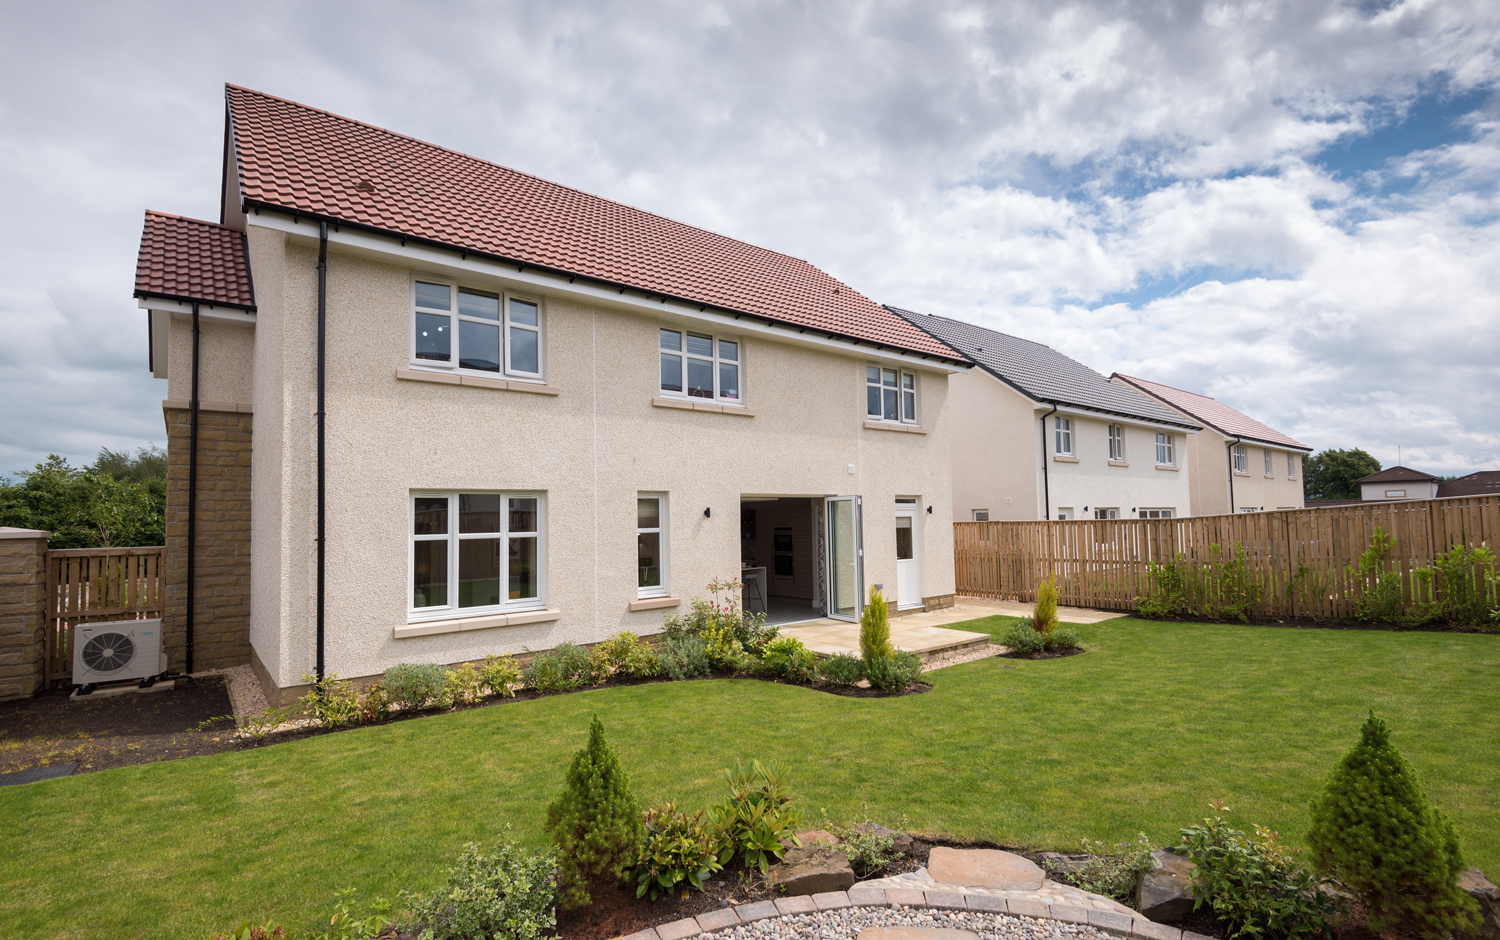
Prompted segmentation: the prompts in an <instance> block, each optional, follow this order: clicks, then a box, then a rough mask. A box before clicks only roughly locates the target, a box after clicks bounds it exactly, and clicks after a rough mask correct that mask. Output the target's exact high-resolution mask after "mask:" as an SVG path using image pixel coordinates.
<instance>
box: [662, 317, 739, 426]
mask: <svg viewBox="0 0 1500 940" xmlns="http://www.w3.org/2000/svg"><path fill="white" fill-rule="evenodd" d="M664 332H671V333H676V334H677V336H678V342H679V348H678V349H675V350H673V349H667V348H665V347H663V346H662V338H663V337H662V333H664ZM689 333H692V334H695V335H697V336H707V337H708V339H709V343H710V348H711V349H713V355H712V356H702V355H699V354H698V353H691V354H690V353H689V352H688V350H687V340H688V334H689ZM720 343H733V344H734V349H735V356H736V358H734V359H725V358H724V357H723V351H724V350H723V347H722V346H720ZM663 355H667V356H676V357H677V358H678V359H679V360H680V361H681V362H680V372H679V374H678V384H680V385H681V386H682V388H681V389H679V390H677V391H673V390H671V389H666V388H662V385H661V368H662V363H661V357H662V356H663ZM689 359H697V360H699V361H700V362H702V361H707V362H708V363H709V368H710V369H712V370H713V377H714V394H713V397H712V398H704V397H703V396H701V395H689V394H688V380H687V377H688V360H689ZM724 363H729V364H731V365H733V366H734V367H735V369H736V370H737V371H738V374H739V386H740V387H739V389H738V391H739V397H738V398H726V397H724V394H723V389H721V388H720V378H721V376H720V374H719V368H720V366H721V365H722V364H724ZM656 393H657V394H658V395H660V396H662V397H663V398H681V399H685V400H687V401H712V402H716V403H718V404H721V405H736V406H739V407H741V408H743V407H745V341H744V340H743V339H742V338H741V337H739V336H736V335H733V334H729V333H712V332H706V331H703V330H695V329H689V328H687V327H685V326H681V325H679V324H676V323H661V324H658V329H657V332H656Z"/></svg>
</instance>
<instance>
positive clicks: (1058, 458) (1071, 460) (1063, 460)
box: [1052, 454, 1079, 463]
mask: <svg viewBox="0 0 1500 940" xmlns="http://www.w3.org/2000/svg"><path fill="white" fill-rule="evenodd" d="M1052 459H1053V460H1055V461H1057V462H1058V463H1078V462H1079V459H1078V458H1077V457H1068V456H1066V455H1064V454H1053V455H1052Z"/></svg>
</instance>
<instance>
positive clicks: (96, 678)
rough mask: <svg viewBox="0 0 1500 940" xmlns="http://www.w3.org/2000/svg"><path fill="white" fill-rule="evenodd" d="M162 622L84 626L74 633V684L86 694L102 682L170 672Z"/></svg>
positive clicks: (82, 624) (114, 622)
mask: <svg viewBox="0 0 1500 940" xmlns="http://www.w3.org/2000/svg"><path fill="white" fill-rule="evenodd" d="M163 659H164V657H163V656H162V650H161V621H160V620H116V621H112V622H109V623H81V624H79V625H78V626H77V627H75V628H74V633H73V684H74V685H81V686H84V687H85V690H84V691H85V692H87V691H92V687H93V686H96V685H98V684H99V683H101V682H120V681H124V680H126V679H145V678H148V677H150V676H155V675H160V674H161V673H163V672H166V665H165V663H164V662H163Z"/></svg>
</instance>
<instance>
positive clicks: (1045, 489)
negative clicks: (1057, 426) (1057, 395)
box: [1042, 401, 1057, 519]
mask: <svg viewBox="0 0 1500 940" xmlns="http://www.w3.org/2000/svg"><path fill="white" fill-rule="evenodd" d="M1049 404H1051V405H1052V410H1051V411H1049V412H1047V413H1046V414H1044V415H1042V518H1043V519H1051V518H1052V490H1051V488H1050V486H1049V484H1048V482H1047V419H1048V418H1050V417H1052V416H1053V415H1055V414H1057V402H1055V401H1054V402H1050V403H1049Z"/></svg>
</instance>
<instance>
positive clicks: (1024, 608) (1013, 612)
mask: <svg viewBox="0 0 1500 940" xmlns="http://www.w3.org/2000/svg"><path fill="white" fill-rule="evenodd" d="M958 602H959V604H961V605H963V607H965V608H967V609H968V611H969V617H968V619H973V618H975V617H991V616H994V615H995V614H1003V615H1004V616H1006V617H1030V616H1031V611H1032V608H1033V607H1035V606H1036V605H1035V604H1018V603H1016V602H1015V601H994V600H990V599H989V598H985V597H960V598H959V599H958ZM975 608H978V609H979V610H978V612H975ZM1129 616H1130V615H1129V614H1124V613H1120V612H1119V611H1115V610H1094V609H1092V608H1089V607H1059V608H1057V619H1058V620H1060V621H1062V622H1063V623H1102V622H1104V621H1106V620H1114V619H1116V618H1117V617H1129Z"/></svg>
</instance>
